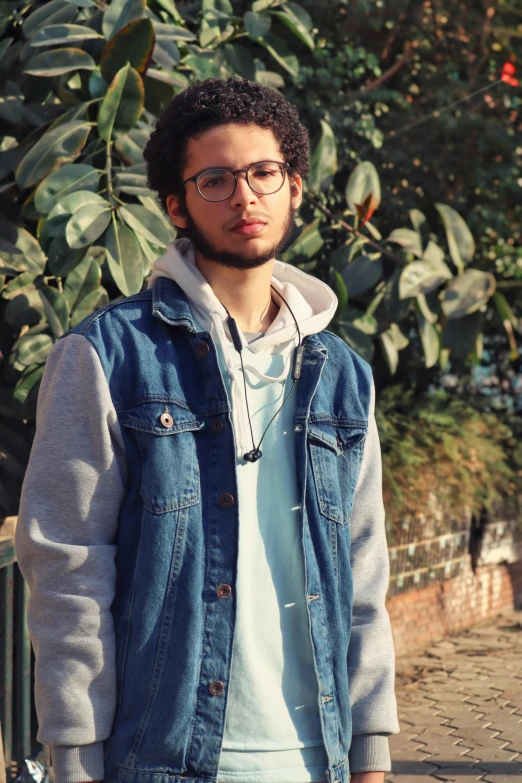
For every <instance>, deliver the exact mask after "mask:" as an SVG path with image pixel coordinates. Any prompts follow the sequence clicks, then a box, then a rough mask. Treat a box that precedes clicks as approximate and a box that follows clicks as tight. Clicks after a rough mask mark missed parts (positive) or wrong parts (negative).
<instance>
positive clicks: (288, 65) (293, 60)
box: [259, 33, 299, 79]
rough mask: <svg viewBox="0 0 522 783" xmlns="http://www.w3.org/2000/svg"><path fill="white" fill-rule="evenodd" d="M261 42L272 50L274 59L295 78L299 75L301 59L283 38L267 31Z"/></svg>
mask: <svg viewBox="0 0 522 783" xmlns="http://www.w3.org/2000/svg"><path fill="white" fill-rule="evenodd" d="M259 43H260V44H262V45H263V46H264V47H265V49H267V50H268V51H269V52H270V54H271V55H272V57H273V58H274V60H276V62H278V63H279V65H280V66H281V67H282V68H284V69H285V71H287V72H288V73H289V74H290V76H291V77H292V78H293V79H297V77H298V75H299V60H298V59H297V57H296V56H295V54H293V53H292V50H291V49H290V48H289V47H288V46H287V45H286V43H285V42H284V41H283V39H282V38H278V37H277V36H275V35H273V34H272V33H267V34H266V35H265V36H263V38H260V39H259Z"/></svg>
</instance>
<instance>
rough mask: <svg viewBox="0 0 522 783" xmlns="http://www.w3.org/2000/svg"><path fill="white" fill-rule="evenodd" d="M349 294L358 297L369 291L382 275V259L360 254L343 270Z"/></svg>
mask: <svg viewBox="0 0 522 783" xmlns="http://www.w3.org/2000/svg"><path fill="white" fill-rule="evenodd" d="M342 276H343V280H344V282H345V283H346V288H347V289H348V296H349V297H350V298H351V297H354V296H355V297H357V296H361V295H362V294H364V293H365V292H366V291H369V290H370V288H373V286H374V285H375V284H376V283H377V282H378V281H379V280H380V279H381V277H382V260H381V259H380V258H375V259H373V260H372V259H371V258H369V257H368V256H358V257H357V258H354V260H353V261H351V262H350V263H349V264H347V265H346V267H345V269H344V270H343V272H342Z"/></svg>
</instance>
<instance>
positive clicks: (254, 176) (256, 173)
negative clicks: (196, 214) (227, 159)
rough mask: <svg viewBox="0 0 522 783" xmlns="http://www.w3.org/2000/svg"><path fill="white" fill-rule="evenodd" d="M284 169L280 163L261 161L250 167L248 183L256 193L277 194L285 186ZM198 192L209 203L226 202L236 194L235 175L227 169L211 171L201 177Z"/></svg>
mask: <svg viewBox="0 0 522 783" xmlns="http://www.w3.org/2000/svg"><path fill="white" fill-rule="evenodd" d="M283 179H284V169H283V168H282V167H281V166H280V165H279V164H278V163H271V162H270V161H261V163H254V165H253V166H250V168H249V169H248V172H247V181H248V184H249V185H250V187H251V188H252V190H253V191H254V193H258V194H260V195H267V194H270V193H275V192H276V191H277V190H279V189H280V188H281V187H282V185H283ZM197 186H198V190H199V192H200V193H201V195H202V196H203V198H206V199H207V201H224V200H225V199H227V198H230V196H231V195H232V193H233V192H234V175H233V174H232V172H231V171H227V169H209V170H208V171H204V172H203V173H202V174H200V175H199V177H198V180H197Z"/></svg>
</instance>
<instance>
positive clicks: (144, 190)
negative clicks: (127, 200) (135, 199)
mask: <svg viewBox="0 0 522 783" xmlns="http://www.w3.org/2000/svg"><path fill="white" fill-rule="evenodd" d="M114 188H115V191H116V192H117V193H127V194H128V195H129V196H139V195H142V196H150V195H151V191H150V190H149V188H148V186H147V175H146V173H145V166H144V164H138V165H137V166H129V167H128V168H127V169H122V170H121V171H118V173H117V175H116V177H115V178H114Z"/></svg>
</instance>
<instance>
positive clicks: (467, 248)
mask: <svg viewBox="0 0 522 783" xmlns="http://www.w3.org/2000/svg"><path fill="white" fill-rule="evenodd" d="M435 206H436V207H437V209H438V211H439V214H440V216H441V218H442V221H443V223H444V228H445V229H446V237H447V240H448V247H449V251H450V255H451V258H452V260H453V263H454V264H455V266H456V267H457V269H458V270H459V272H462V271H464V267H465V266H466V264H469V263H470V261H471V260H472V258H473V256H474V255H475V240H474V239H473V235H472V233H471V231H470V230H469V228H468V225H467V223H466V221H465V220H464V218H462V217H461V216H460V215H459V213H458V212H456V211H455V210H454V209H453V208H452V207H449V206H448V205H447V204H435Z"/></svg>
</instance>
